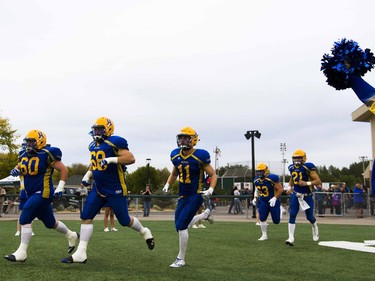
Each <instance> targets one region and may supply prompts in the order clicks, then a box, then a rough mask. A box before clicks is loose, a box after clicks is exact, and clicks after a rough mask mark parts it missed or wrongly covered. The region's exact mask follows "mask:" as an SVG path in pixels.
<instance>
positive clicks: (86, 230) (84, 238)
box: [72, 223, 94, 260]
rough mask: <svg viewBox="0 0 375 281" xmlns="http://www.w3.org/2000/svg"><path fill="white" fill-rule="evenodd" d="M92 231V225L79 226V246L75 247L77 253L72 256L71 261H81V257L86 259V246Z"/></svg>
mask: <svg viewBox="0 0 375 281" xmlns="http://www.w3.org/2000/svg"><path fill="white" fill-rule="evenodd" d="M93 230H94V225H93V224H92V223H90V224H81V230H80V231H81V232H80V239H79V244H78V247H77V251H76V252H75V253H74V254H73V255H72V257H73V260H81V259H82V257H83V258H86V257H87V254H86V251H87V244H88V243H89V241H90V238H91V235H92V232H93Z"/></svg>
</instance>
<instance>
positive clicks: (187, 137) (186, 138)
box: [176, 127, 198, 149]
mask: <svg viewBox="0 0 375 281" xmlns="http://www.w3.org/2000/svg"><path fill="white" fill-rule="evenodd" d="M176 141H177V146H178V147H181V148H182V149H190V148H192V147H194V146H195V145H196V144H197V143H198V134H197V133H196V132H195V130H194V129H193V128H191V127H184V128H182V129H181V130H180V132H179V133H178V134H177V137H176Z"/></svg>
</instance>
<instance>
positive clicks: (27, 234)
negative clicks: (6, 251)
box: [17, 224, 33, 252]
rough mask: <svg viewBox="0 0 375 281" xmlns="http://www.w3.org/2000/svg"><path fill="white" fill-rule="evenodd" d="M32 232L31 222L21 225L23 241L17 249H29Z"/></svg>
mask: <svg viewBox="0 0 375 281" xmlns="http://www.w3.org/2000/svg"><path fill="white" fill-rule="evenodd" d="M32 233H33V230H32V228H31V224H25V225H21V243H20V246H19V247H18V249H17V251H25V252H26V251H27V247H28V246H29V242H30V239H31V234H32Z"/></svg>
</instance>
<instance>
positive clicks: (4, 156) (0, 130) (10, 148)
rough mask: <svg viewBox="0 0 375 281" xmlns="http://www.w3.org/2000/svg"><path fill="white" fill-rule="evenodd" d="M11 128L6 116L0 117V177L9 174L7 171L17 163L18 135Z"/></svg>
mask: <svg viewBox="0 0 375 281" xmlns="http://www.w3.org/2000/svg"><path fill="white" fill-rule="evenodd" d="M16 132H17V130H13V129H12V125H11V124H10V121H9V119H8V118H3V117H0V150H1V151H2V152H0V177H1V178H4V177H7V176H8V175H9V171H10V170H11V169H13V168H14V166H16V164H17V153H18V149H19V148H20V145H17V144H16V140H17V139H18V138H19V135H17V134H16Z"/></svg>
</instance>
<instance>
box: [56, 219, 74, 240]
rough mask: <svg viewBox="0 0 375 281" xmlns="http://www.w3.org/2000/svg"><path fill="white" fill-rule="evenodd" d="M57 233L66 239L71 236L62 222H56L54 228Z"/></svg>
mask: <svg viewBox="0 0 375 281" xmlns="http://www.w3.org/2000/svg"><path fill="white" fill-rule="evenodd" d="M55 230H56V231H57V232H60V233H62V234H64V235H65V237H66V238H69V237H70V235H71V231H70V230H69V229H68V228H67V227H66V225H65V224H64V223H63V222H62V221H58V222H57V226H56V227H55Z"/></svg>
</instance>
